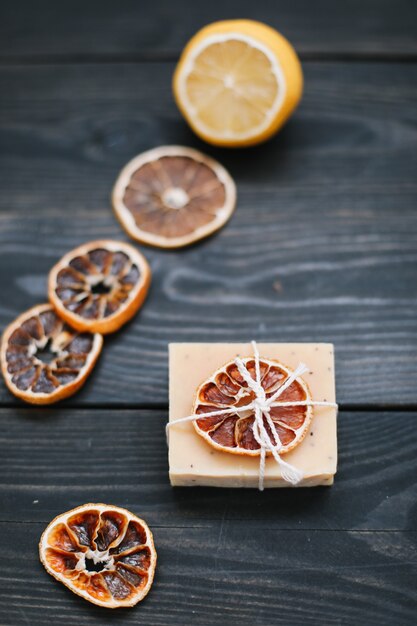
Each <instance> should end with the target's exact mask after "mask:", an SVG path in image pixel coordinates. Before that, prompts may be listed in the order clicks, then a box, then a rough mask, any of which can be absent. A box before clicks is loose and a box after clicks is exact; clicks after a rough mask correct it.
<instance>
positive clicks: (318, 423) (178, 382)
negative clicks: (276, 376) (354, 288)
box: [169, 343, 337, 487]
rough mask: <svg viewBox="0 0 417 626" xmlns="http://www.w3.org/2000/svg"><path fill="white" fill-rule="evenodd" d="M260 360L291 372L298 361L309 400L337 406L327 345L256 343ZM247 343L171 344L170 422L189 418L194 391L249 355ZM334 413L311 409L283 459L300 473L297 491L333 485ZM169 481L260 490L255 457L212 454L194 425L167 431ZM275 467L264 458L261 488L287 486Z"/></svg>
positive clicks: (177, 484) (330, 351) (330, 347)
mask: <svg viewBox="0 0 417 626" xmlns="http://www.w3.org/2000/svg"><path fill="white" fill-rule="evenodd" d="M258 350H259V354H260V357H261V358H262V357H264V358H267V359H268V358H269V359H276V360H277V361H280V362H281V363H283V364H284V365H287V366H288V367H290V368H291V369H295V368H296V367H297V365H298V364H299V363H300V362H302V363H305V364H306V365H307V366H308V367H309V370H310V371H309V372H308V373H306V374H304V375H303V379H304V380H305V381H306V383H307V384H308V386H309V388H310V392H311V394H312V398H313V400H316V401H327V402H335V377H334V351H333V345H332V344H329V343H318V344H314V343H292V344H291V343H259V344H258ZM252 355H253V350H252V346H251V344H250V343H171V344H170V345H169V419H170V421H171V422H172V421H174V420H176V419H179V418H181V417H186V416H187V415H190V414H191V413H192V409H193V401H194V397H195V393H196V390H197V387H198V386H199V385H200V384H201V383H202V382H203V381H204V380H205V379H206V378H208V377H209V376H210V375H211V374H212V373H213V372H214V371H215V370H216V369H218V368H219V367H221V366H222V365H224V364H225V363H227V362H228V361H231V360H232V359H235V358H236V357H237V356H240V357H247V356H252ZM336 415H337V411H336V409H335V408H333V407H314V417H313V419H312V422H311V424H310V428H309V431H308V432H307V434H306V436H305V438H304V440H303V441H302V442H301V443H300V444H298V445H297V446H296V447H295V448H294V450H292V451H290V452H288V453H287V454H285V455H283V458H284V459H285V460H286V461H287V462H288V463H291V465H294V466H295V467H297V468H298V469H301V470H302V471H303V473H304V478H303V480H302V481H301V482H300V483H299V484H298V485H297V486H299V487H314V486H316V485H332V484H333V477H334V475H335V473H336V468H337V430H336ZM169 478H170V481H171V485H173V486H175V487H192V486H197V485H201V486H209V487H258V479H259V456H257V457H245V456H242V455H236V454H229V453H227V452H223V451H219V450H216V449H214V448H213V447H212V446H210V444H208V443H207V442H206V441H205V440H204V439H203V438H202V437H200V436H199V435H198V434H197V433H196V431H195V429H194V426H193V424H192V422H186V423H182V424H175V426H172V427H171V428H170V429H169ZM289 486H291V485H289V483H288V482H286V481H284V480H283V479H282V477H281V472H280V468H279V465H278V464H277V463H276V462H275V461H274V459H273V458H272V457H267V459H266V466H265V487H289Z"/></svg>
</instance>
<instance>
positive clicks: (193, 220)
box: [113, 146, 236, 248]
mask: <svg viewBox="0 0 417 626" xmlns="http://www.w3.org/2000/svg"><path fill="white" fill-rule="evenodd" d="M235 204H236V187H235V184H234V182H233V180H232V178H231V177H230V175H229V174H228V172H227V171H226V170H225V169H224V167H223V166H222V165H220V163H217V161H214V160H213V159H210V158H209V157H207V156H205V155H204V154H202V153H201V152H198V151H197V150H192V149H191V148H185V147H182V146H161V147H159V148H155V149H154V150H149V151H148V152H144V153H143V154H140V155H139V156H137V157H136V158H135V159H133V160H132V161H130V163H128V164H127V165H126V167H125V168H124V169H123V170H122V172H121V173H120V175H119V178H118V179H117V181H116V184H115V186H114V189H113V207H114V210H115V213H116V215H117V217H118V219H119V221H120V223H121V224H122V226H123V228H125V230H126V231H127V232H128V233H129V235H130V236H131V237H133V239H137V240H138V241H141V242H143V243H146V244H149V245H154V246H158V247H160V248H179V247H182V246H187V245H189V244H191V243H194V242H195V241H198V240H199V239H202V238H203V237H207V236H208V235H211V234H212V233H213V232H215V231H216V230H218V229H219V228H221V227H222V226H223V225H224V224H225V223H226V222H227V220H228V219H229V218H230V216H231V215H232V213H233V210H234V208H235Z"/></svg>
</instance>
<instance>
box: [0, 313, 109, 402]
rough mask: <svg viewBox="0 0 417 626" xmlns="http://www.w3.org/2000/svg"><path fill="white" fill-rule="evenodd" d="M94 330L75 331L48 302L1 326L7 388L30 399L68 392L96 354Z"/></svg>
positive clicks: (83, 377)
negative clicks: (7, 324)
mask: <svg viewBox="0 0 417 626" xmlns="http://www.w3.org/2000/svg"><path fill="white" fill-rule="evenodd" d="M102 344H103V338H102V336H101V335H99V334H98V333H96V334H94V335H93V334H91V333H78V332H76V331H75V330H73V329H72V328H70V327H69V326H67V324H65V323H64V322H63V321H62V320H61V319H60V318H59V317H58V316H57V314H56V312H55V310H54V309H53V307H52V306H51V305H50V304H40V305H38V306H35V307H33V308H32V309H29V310H28V311H26V312H25V313H23V314H22V315H20V316H19V317H18V318H17V319H16V320H15V321H14V322H12V323H11V324H10V326H8V327H7V328H6V330H5V331H4V334H3V338H2V342H1V370H2V373H3V376H4V380H5V381H6V385H7V386H8V388H9V389H10V391H11V392H12V393H13V394H14V395H15V396H17V397H18V398H21V399H22V400H25V401H26V402H30V403H32V404H51V403H52V402H57V401H58V400H62V399H63V398H67V397H68V396H72V394H74V393H75V392H76V391H77V390H78V389H79V388H80V387H81V386H82V385H83V384H84V383H85V381H86V379H87V377H88V375H89V374H90V372H91V370H92V369H93V367H94V364H95V362H96V360H97V358H98V356H99V354H100V351H101V347H102Z"/></svg>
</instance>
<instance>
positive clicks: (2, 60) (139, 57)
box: [0, 43, 417, 66]
mask: <svg viewBox="0 0 417 626" xmlns="http://www.w3.org/2000/svg"><path fill="white" fill-rule="evenodd" d="M184 45H185V43H184ZM179 55H180V52H179V51H178V52H177V51H176V52H173V51H167V52H150V53H149V54H147V53H145V52H141V53H138V54H131V53H128V54H120V53H116V54H110V53H100V54H91V53H79V54H34V55H26V54H23V55H14V56H10V57H8V56H0V66H21V65H22V66H25V65H33V66H36V65H78V64H91V65H105V64H114V65H118V64H137V63H176V62H177V61H178V59H179ZM299 57H300V60H301V61H302V62H303V63H416V62H417V53H402V52H398V53H396V52H369V53H368V52H334V53H333V52H302V53H300V54H299Z"/></svg>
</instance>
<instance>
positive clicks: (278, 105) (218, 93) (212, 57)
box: [173, 20, 303, 147]
mask: <svg viewBox="0 0 417 626" xmlns="http://www.w3.org/2000/svg"><path fill="white" fill-rule="evenodd" d="M302 88H303V74H302V70H301V65H300V61H299V59H298V57H297V54H296V52H295V50H294V48H293V47H292V46H291V44H290V43H289V42H288V41H287V40H286V39H285V38H284V37H283V36H282V35H280V34H279V33H278V32H277V31H276V30H274V29H273V28H270V27H269V26H267V25H266V24H261V23H260V22H255V21H252V20H226V21H222V22H215V23H214V24H210V25H209V26H206V27H205V28H203V29H202V30H200V31H199V32H198V33H197V34H196V35H194V37H193V38H192V39H191V40H190V41H189V43H188V44H187V46H186V47H185V49H184V51H183V53H182V55H181V58H180V60H179V63H178V65H177V68H176V71H175V74H174V80H173V90H174V96H175V99H176V102H177V104H178V107H179V109H180V111H181V112H182V114H183V115H184V117H185V119H186V120H187V121H188V123H189V124H190V126H191V128H192V129H193V130H194V132H196V133H197V135H199V136H200V137H202V139H204V140H205V141H208V142H209V143H212V144H216V145H222V146H230V147H235V146H248V145H252V144H256V143H259V142H261V141H265V140H266V139H269V138H270V137H271V136H272V135H273V134H274V133H276V132H277V130H278V129H279V128H280V127H281V126H282V125H283V124H284V122H285V121H286V120H287V119H288V118H289V116H290V115H291V113H292V112H293V110H294V109H295V107H296V106H297V104H298V102H299V100H300V98H301V94H302Z"/></svg>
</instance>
